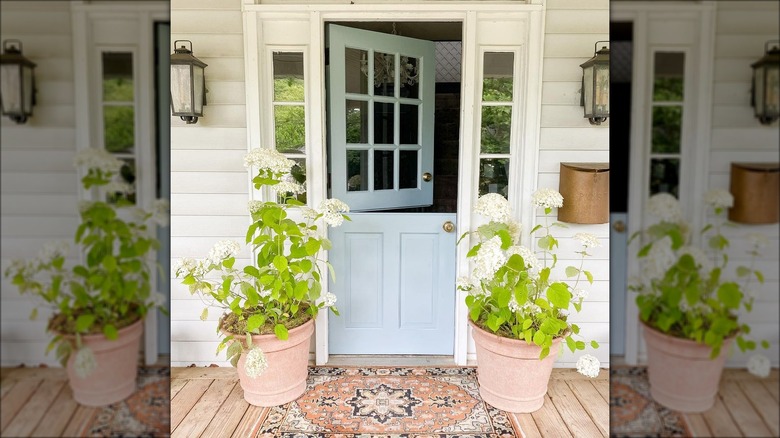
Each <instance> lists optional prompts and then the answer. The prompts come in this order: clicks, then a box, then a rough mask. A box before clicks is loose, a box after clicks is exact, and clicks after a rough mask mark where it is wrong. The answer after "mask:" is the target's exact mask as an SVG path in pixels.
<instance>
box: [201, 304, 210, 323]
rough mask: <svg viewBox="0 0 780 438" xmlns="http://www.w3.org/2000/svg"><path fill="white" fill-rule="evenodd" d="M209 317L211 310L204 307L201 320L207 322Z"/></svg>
mask: <svg viewBox="0 0 780 438" xmlns="http://www.w3.org/2000/svg"><path fill="white" fill-rule="evenodd" d="M208 317H209V308H208V307H204V308H203V311H202V312H200V320H201V321H205V320H206V319H208Z"/></svg>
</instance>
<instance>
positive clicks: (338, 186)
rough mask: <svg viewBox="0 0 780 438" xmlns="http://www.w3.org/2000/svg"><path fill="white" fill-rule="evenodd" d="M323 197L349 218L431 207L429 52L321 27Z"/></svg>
mask: <svg viewBox="0 0 780 438" xmlns="http://www.w3.org/2000/svg"><path fill="white" fill-rule="evenodd" d="M327 32H328V41H329V54H330V55H329V58H330V68H329V78H328V87H329V93H328V94H329V104H328V105H329V108H328V109H329V120H330V126H329V133H330V135H329V142H330V144H329V151H330V152H329V153H330V171H331V196H332V197H334V198H338V199H341V200H343V201H344V202H346V203H347V204H348V205H349V206H350V209H351V210H353V211H371V210H387V209H401V208H410V207H422V206H428V205H431V204H432V203H433V179H434V178H433V177H434V176H433V122H434V120H433V117H434V115H433V112H434V98H435V90H434V87H435V67H436V65H435V62H436V57H435V45H434V43H433V42H431V41H425V40H418V39H413V38H407V37H402V36H398V35H390V34H385V33H379V32H372V31H367V30H360V29H353V28H349V27H344V26H338V25H333V24H331V25H329V26H328V30H327Z"/></svg>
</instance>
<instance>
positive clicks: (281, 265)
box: [273, 255, 287, 271]
mask: <svg viewBox="0 0 780 438" xmlns="http://www.w3.org/2000/svg"><path fill="white" fill-rule="evenodd" d="M273 264H274V267H275V268H276V269H277V270H279V271H286V270H287V257H285V256H281V255H278V256H276V257H274V261H273Z"/></svg>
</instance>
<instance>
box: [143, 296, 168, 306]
mask: <svg viewBox="0 0 780 438" xmlns="http://www.w3.org/2000/svg"><path fill="white" fill-rule="evenodd" d="M167 301H168V299H167V298H166V296H165V295H164V294H161V293H160V292H155V293H153V294H151V295H150V296H149V298H148V299H147V300H146V305H148V306H155V307H162V306H163V305H165V304H166V302H167Z"/></svg>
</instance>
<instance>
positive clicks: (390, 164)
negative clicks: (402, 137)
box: [374, 150, 395, 190]
mask: <svg viewBox="0 0 780 438" xmlns="http://www.w3.org/2000/svg"><path fill="white" fill-rule="evenodd" d="M394 179H395V151H382V150H374V190H392V189H393V188H394V186H395V185H394V184H393V182H394Z"/></svg>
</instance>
